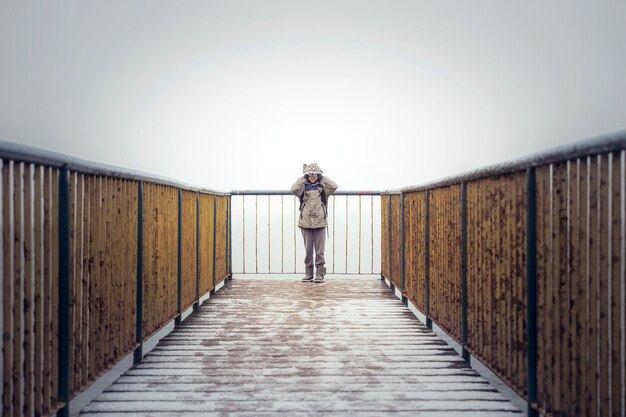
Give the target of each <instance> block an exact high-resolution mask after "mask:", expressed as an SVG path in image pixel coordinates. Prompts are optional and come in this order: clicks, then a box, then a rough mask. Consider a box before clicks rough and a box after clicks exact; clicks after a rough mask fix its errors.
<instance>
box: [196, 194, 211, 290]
mask: <svg viewBox="0 0 626 417" xmlns="http://www.w3.org/2000/svg"><path fill="white" fill-rule="evenodd" d="M214 198H215V196H214V195H211V194H200V296H202V295H204V294H206V293H208V292H209V291H211V290H212V289H213V244H214V242H213V217H214V214H213V199H214Z"/></svg>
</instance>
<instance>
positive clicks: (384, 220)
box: [380, 194, 391, 279]
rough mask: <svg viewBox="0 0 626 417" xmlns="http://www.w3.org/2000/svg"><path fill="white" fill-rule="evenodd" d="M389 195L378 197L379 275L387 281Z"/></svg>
mask: <svg viewBox="0 0 626 417" xmlns="http://www.w3.org/2000/svg"><path fill="white" fill-rule="evenodd" d="M390 198H391V196H390V195H389V194H385V195H382V196H381V197H380V220H381V221H380V232H381V258H380V259H381V274H382V275H383V276H384V277H385V278H387V279H389V278H390V277H391V275H390V273H391V264H390V262H389V259H390V258H389V254H390V250H391V248H390V247H389V215H390V211H389V199H390Z"/></svg>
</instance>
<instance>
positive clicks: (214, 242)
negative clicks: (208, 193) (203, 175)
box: [211, 195, 217, 294]
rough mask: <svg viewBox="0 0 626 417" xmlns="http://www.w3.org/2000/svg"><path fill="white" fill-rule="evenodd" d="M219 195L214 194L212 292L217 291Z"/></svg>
mask: <svg viewBox="0 0 626 417" xmlns="http://www.w3.org/2000/svg"><path fill="white" fill-rule="evenodd" d="M216 226H217V196H216V195H214V196H213V289H212V290H211V294H213V293H215V270H216V269H215V261H216V259H217V256H216V255H217V241H216V240H215V239H216V236H217V227H216Z"/></svg>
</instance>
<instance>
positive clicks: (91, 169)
mask: <svg viewBox="0 0 626 417" xmlns="http://www.w3.org/2000/svg"><path fill="white" fill-rule="evenodd" d="M0 158H2V159H10V160H13V161H17V162H24V163H29V164H38V165H45V166H48V167H51V168H62V167H67V168H68V169H69V170H70V171H74V172H80V173H82V174H88V175H102V176H107V177H113V178H121V179H128V180H135V181H144V182H150V183H155V184H161V185H167V186H171V187H176V188H181V189H185V190H187V191H193V192H199V193H207V194H217V195H229V193H227V192H223V191H215V190H210V189H207V188H202V187H196V186H193V185H190V184H186V183H183V182H180V181H175V180H172V179H169V178H165V177H160V176H158V175H152V174H147V173H145V172H141V171H134V170H130V169H124V168H120V167H116V166H113V165H107V164H100V163H96V162H91V161H86V160H83V159H79V158H74V157H72V156H68V155H64V154H60V153H56V152H51V151H46V150H43V149H39V148H34V147H31V146H26V145H21V144H17V143H12V142H7V141H3V140H0Z"/></svg>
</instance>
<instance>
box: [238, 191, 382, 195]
mask: <svg viewBox="0 0 626 417" xmlns="http://www.w3.org/2000/svg"><path fill="white" fill-rule="evenodd" d="M381 194H382V193H381V192H380V191H341V190H340V191H337V192H335V193H333V195H365V196H370V195H381ZM230 195H293V194H292V193H291V192H290V191H286V190H236V191H231V192H230Z"/></svg>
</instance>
